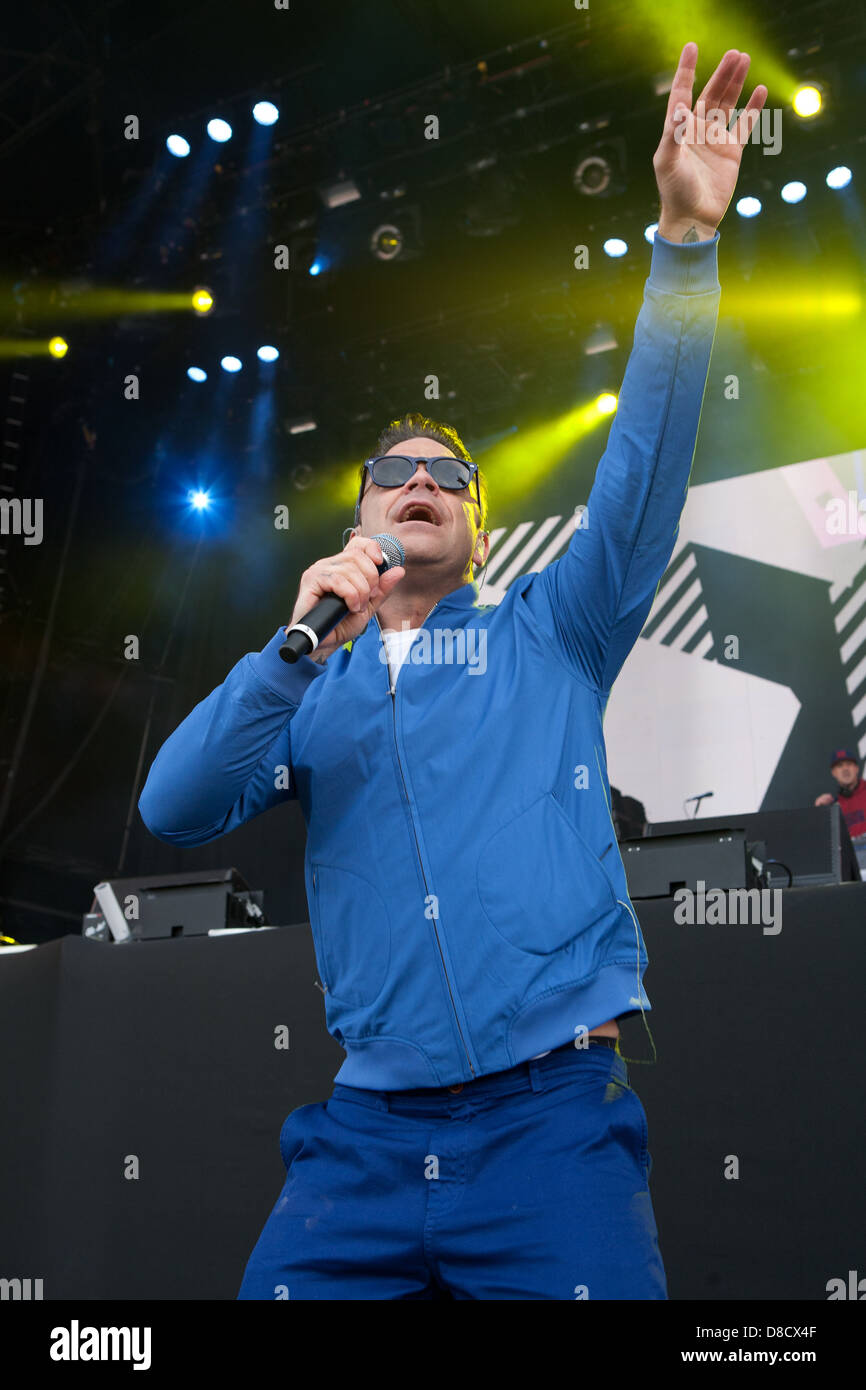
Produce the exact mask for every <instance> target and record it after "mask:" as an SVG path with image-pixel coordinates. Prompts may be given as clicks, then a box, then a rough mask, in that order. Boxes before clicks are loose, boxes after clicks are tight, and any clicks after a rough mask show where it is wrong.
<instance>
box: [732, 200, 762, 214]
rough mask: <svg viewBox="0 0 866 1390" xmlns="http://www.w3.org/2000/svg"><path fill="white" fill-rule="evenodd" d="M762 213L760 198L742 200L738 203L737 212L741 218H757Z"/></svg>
mask: <svg viewBox="0 0 866 1390" xmlns="http://www.w3.org/2000/svg"><path fill="white" fill-rule="evenodd" d="M760 211H761V203H760V199H758V198H740V199H738V201H737V212H738V213H739V214H740V216H741V217H757V215H758V213H759V212H760Z"/></svg>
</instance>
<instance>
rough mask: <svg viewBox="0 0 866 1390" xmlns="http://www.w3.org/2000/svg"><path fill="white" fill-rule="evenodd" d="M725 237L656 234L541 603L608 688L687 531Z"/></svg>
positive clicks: (588, 675)
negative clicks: (683, 518) (598, 452)
mask: <svg viewBox="0 0 866 1390" xmlns="http://www.w3.org/2000/svg"><path fill="white" fill-rule="evenodd" d="M718 241H719V234H718V232H716V234H715V236H714V237H713V239H712V240H711V241H702V242H692V243H690V244H687V245H682V246H681V245H678V244H675V243H673V242H670V241H666V240H665V239H664V238H663V237H660V236H659V235H658V233H656V237H655V241H654V243H653V252H652V262H651V267H650V274H649V278H648V280H647V282H646V285H645V287H644V298H643V304H642V306H641V310H640V313H639V314H638V318H637V323H636V325H635V333H634V344H633V347H632V351H631V354H630V356H629V360H628V364H627V366H626V371H625V376H624V378H623V383H622V388H621V391H620V394H619V399H618V405H617V411H616V414H615V416H614V419H613V423H612V425H611V429H610V434H609V437H608V443H607V448H606V449H605V451H604V454H603V455H602V458H601V461H600V463H599V465H598V468H597V470H596V475H595V481H594V483H593V487H592V490H591V492H590V494H589V498H588V499H587V505H586V510H585V512H584V513H583V516H582V517H581V519H580V524H577V525H576V526H575V530H574V532H573V534H572V536H571V537H570V539H569V545H568V549H567V551H566V552H565V554H564V555H562V556H560V558H559V559H558V560H555V561H554V562H553V563H552V564H551V565H548V566H547V567H546V568H545V569H543V570H542V571H541V572H540V574H539V575H538V576H537V584H535V585H533V586H532V587H533V589H534V590H535V592H534V593H533V594H532V595H531V597H530V595H529V594H527V598H528V599H529V602H530V607H532V606H533V604H535V605H537V606H538V607H537V616H538V617H539V618H540V619H543V621H544V625H545V627H546V628H547V630H548V631H552V632H553V633H554V640H555V641H556V642H557V644H558V646H559V648H560V650H561V651H562V653H563V655H564V656H565V658H566V660H567V663H568V664H569V665H570V666H571V667H572V668H573V669H575V672H576V674H577V675H579V676H580V677H581V678H582V679H583V680H584V681H586V682H588V683H589V684H590V685H592V686H593V687H595V688H597V689H599V690H600V691H601V692H602V693H604V694H606V693H607V692H609V690H610V687H611V686H612V685H613V682H614V681H615V679H616V677H617V675H618V674H619V672H620V670H621V668H622V665H623V663H624V661H625V659H626V657H627V656H628V653H629V652H630V651H631V648H632V647H633V646H634V643H635V642H636V641H637V638H638V635H639V634H640V631H641V628H642V627H643V625H644V623H645V622H646V619H647V616H648V614H649V611H650V609H651V607H652V603H653V599H654V598H655V594H656V590H657V589H658V585H659V582H660V580H661V578H662V575H663V574H664V572H665V569H666V567H667V564H668V561H669V560H670V557H671V553H672V551H673V548H674V544H675V541H676V537H677V532H678V530H679V521H680V514H681V512H682V509H683V506H684V504H685V500H686V492H687V490H688V484H689V475H690V473H691V467H692V460H693V458H694V452H695V443H696V440H697V433H698V424H699V421H700V416H701V408H702V405H703V398H704V391H705V388H706V381H707V373H708V371H709V364H710V354H711V352H712V347H713V338H714V335H715V330H716V320H717V317H718V311H719V300H720V296H721V287H720V285H719V279H718V264H717V262H718V250H717V248H718Z"/></svg>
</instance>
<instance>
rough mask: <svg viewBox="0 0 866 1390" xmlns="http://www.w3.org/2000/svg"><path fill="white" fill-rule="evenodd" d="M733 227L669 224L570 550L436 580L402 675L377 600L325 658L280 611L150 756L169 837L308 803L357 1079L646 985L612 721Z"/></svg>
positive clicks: (659, 549) (602, 1007) (674, 505)
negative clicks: (506, 583)
mask: <svg viewBox="0 0 866 1390" xmlns="http://www.w3.org/2000/svg"><path fill="white" fill-rule="evenodd" d="M718 240H719V236H718V233H716V235H715V237H714V238H713V240H712V241H705V242H697V243H693V244H690V245H683V246H681V245H675V244H673V243H671V242H668V241H665V240H664V239H663V238H661V237H659V236H658V235H657V236H656V238H655V242H654V245H653V251H652V264H651V268H650V274H649V278H648V280H647V282H646V285H645V289H644V299H643V304H642V306H641V310H640V313H639V315H638V319H637V323H636V327H635V336H634V345H633V348H632V352H631V355H630V357H629V361H628V365H627V368H626V373H625V377H624V380H623V384H622V389H621V392H620V396H619V404H618V409H617V413H616V415H615V417H614V419H613V422H612V425H611V429H610V435H609V439H608V444H607V448H606V450H605V452H604V455H603V457H602V459H601V462H600V463H599V466H598V469H597V471H596V477H595V481H594V484H593V487H592V490H591V492H590V495H589V498H588V501H587V508H586V511H585V513H584V514H583V517H582V519H581V522H580V525H578V526H576V528H575V530H574V531H573V534H572V535H571V537H570V539H569V544H568V549H567V550H566V551H565V553H564V554H563V555H562V556H561V557H560V558H559V559H557V560H556V561H554V562H553V563H552V564H549V565H548V566H547V567H546V568H543V569H542V570H540V571H538V572H533V573H529V574H525V575H523V576H522V577H521V578H517V579H514V580H513V581H512V583H511V585H510V587H509V588H508V590H507V593H506V594H505V597H504V598H503V599H502V601H501V602H500V603H499V604H498V605H487V606H485V605H483V604H479V602H478V597H479V594H478V586H477V584H476V583H469V584H464V585H462V587H460V588H458V589H455V590H454V591H453V593H450V594H446V595H445V596H444V597H443V598H441V599H440V600H439V602H438V603H437V604H436V605H435V607H434V608H433V609H432V610H431V612H430V614H429V615H428V617H427V619H426V621H425V623H424V625H423V628H422V631H421V633H419V634H418V636H417V637H416V639H415V642H416V643H420V642H422V639H424V640H426V642H427V646H426V652H425V655H426V657H427V659H426V660H424V661H423V662H421V661H416V660H413V659H412V651H410V653H409V657H407V659H406V661H405V663H404V665H403V667H402V669H401V670H400V673H399V680H398V681H397V682H396V683H395V682H394V681H393V680H392V677H391V671H390V667H389V664H388V662H387V660H386V652H385V644H384V642H383V640H382V635H381V629H380V627H379V622H378V618H377V619H376V621H375V622H371V623H370V624H369V625H368V626H367V628H366V629H365V630H364V632H363V633H362V635H361V636H360V637H359V638H356V639H355V641H354V642H353V643H352V644H351V647H350V648H349V647H342V648H340V649H339V650H338V651H336V652H335V653H334V654H333V655H332V656H331V657H330V658H329V659H328V661H327V662H326V663H325V665H323V666H320V665H317V664H316V663H315V662H313V661H311V660H310V659H309V658H308V657H302V658H301V659H300V660H299V661H298V662H297V663H296V664H295V665H293V666H289V665H287V664H286V663H285V662H283V661H282V660H281V658H280V656H279V654H278V649H279V647H280V645H281V643H282V642H283V641H284V636H285V624H283V626H281V627H280V628H278V630H277V632H276V633H275V634H274V636H273V637H272V638H271V640H270V641H269V642H268V644H267V645H266V646H265V647H264V648H263V650H262V651H260V652H251V653H249V654H248V655H246V656H244V657H242V658H241V660H240V661H238V663H237V665H236V666H234V667H233V669H232V670H231V671H230V672H229V674H228V676H227V677H226V679H225V680H224V681H223V683H222V685H220V686H218V687H217V689H216V690H214V691H212V693H211V694H210V695H208V697H207V698H206V699H204V700H202V701H201V703H200V704H198V705H196V707H195V709H194V710H193V711H192V713H191V714H190V715H189V716H188V717H187V718H186V719H185V720H184V721H183V723H182V724H181V725H180V726H179V727H178V728H177V729H176V730H175V732H174V733H173V734H172V735H171V737H170V738H169V739H167V740H166V742H165V744H164V745H163V747H162V748H161V749H160V751H159V753H158V755H157V757H156V758H155V760H154V762H153V765H152V766H151V769H150V772H149V775H148V779H147V783H146V785H145V787H144V790H143V792H142V795H141V799H140V801H139V810H140V812H141V815H142V818H143V820H144V822H145V824H146V825H147V827H148V829H149V830H150V831H151V832H152V833H153V834H154V835H156V836H157V837H158V838H159V839H161V840H165V841H167V842H168V843H169V844H175V845H201V844H205V843H206V842H207V841H209V840H216V839H218V838H219V837H220V836H221V835H225V834H226V833H227V832H228V831H230V830H232V829H234V828H235V827H236V826H238V825H240V824H241V823H242V822H244V821H248V820H250V819H251V817H253V816H257V815H259V814H260V813H261V812H262V811H266V810H268V809H269V808H270V807H272V806H277V805H279V804H280V803H281V802H283V801H286V800H287V799H289V798H292V797H297V799H298V800H299V802H300V804H301V807H302V809H303V813H304V816H305V819H306V822H307V848H306V861H305V876H306V889H307V899H308V902H309V909H310V922H311V926H312V931H313V938H314V943H315V949H316V959H317V962H318V967H319V972H320V980H321V984H322V986H323V987H324V989H325V1006H326V1016H327V1023H328V1028H329V1031H330V1032H331V1033H332V1034H333V1036H334V1037H335V1038H336V1039H337V1041H338V1042H339V1043H340V1044H341V1046H342V1047H343V1048H344V1049H345V1052H346V1060H345V1061H344V1063H343V1065H342V1067H341V1068H340V1071H339V1072H338V1074H337V1080H338V1081H340V1082H341V1083H342V1084H344V1085H348V1086H358V1087H364V1088H372V1089H381V1090H404V1089H407V1088H414V1087H429V1086H449V1085H456V1084H457V1083H459V1082H465V1081H470V1080H472V1079H474V1078H475V1077H478V1076H481V1075H484V1074H485V1073H487V1072H496V1071H502V1070H504V1069H505V1068H508V1067H512V1066H515V1065H516V1064H517V1063H518V1062H522V1061H525V1060H526V1059H528V1058H530V1057H533V1056H535V1055H536V1054H537V1053H539V1052H542V1051H543V1050H545V1049H547V1048H554V1047H558V1046H560V1045H562V1044H563V1043H566V1042H568V1041H569V1040H570V1039H572V1038H574V1037H575V1035H576V1034H577V1033H579V1032H582V1031H583V1030H584V1029H590V1028H594V1027H596V1026H597V1025H598V1024H600V1023H603V1022H605V1021H606V1020H607V1019H610V1018H616V1017H618V1016H621V1015H623V1014H628V1013H634V1012H636V1011H637V1010H646V1009H649V1008H650V1007H651V1006H650V1002H649V999H648V998H647V995H646V993H645V991H644V988H643V974H644V971H645V969H646V964H647V956H646V949H645V946H644V941H643V937H642V934H641V931H640V926H639V924H638V921H637V918H636V916H635V913H634V911H633V908H632V906H631V903H630V902H629V897H628V890H627V885H626V877H625V870H624V868H623V864H622V859H621V857H620V853H619V848H618V845H617V842H616V837H615V834H614V830H613V825H612V821H611V814H610V788H609V784H608V777H607V766H606V753H605V746H604V734H603V731H602V720H603V716H604V710H605V705H606V703H607V700H608V697H609V694H610V689H611V686H612V685H613V682H614V680H615V679H616V677H617V675H618V674H619V671H620V669H621V668H622V665H623V662H624V661H625V659H626V657H627V656H628V653H629V651H630V650H631V648H632V646H633V645H634V643H635V641H636V640H637V637H638V635H639V633H640V631H641V628H642V627H643V624H644V622H645V621H646V618H647V615H648V613H649V611H650V608H651V606H652V602H653V598H654V596H655V592H656V589H657V587H658V584H659V581H660V579H661V577H662V575H663V573H664V571H665V568H666V566H667V563H668V561H669V559H670V556H671V552H672V550H673V546H674V542H675V539H676V535H677V530H678V527H679V518H680V514H681V512H682V508H683V505H684V502H685V497H686V490H687V487H688V482H689V474H690V471H691V465H692V459H693V456H694V449H695V441H696V437H697V431H698V424H699V420H700V414H701V407H702V404H703V397H704V390H705V386H706V379H707V372H708V369H709V362H710V354H711V351H712V345H713V337H714V333H715V326H716V319H717V315H718V308H719V299H720V293H721V291H720V286H719V280H718V268H717V255H718V252H717V247H718ZM425 629H426V630H429V631H428V632H427V634H426V639H425ZM472 629H476V631H474V632H473V631H472ZM461 649H462V650H461ZM413 650H414V648H413ZM437 652H438V659H437ZM482 652H483V660H482V659H481V654H482ZM449 653H450V655H449ZM482 668H483V669H482Z"/></svg>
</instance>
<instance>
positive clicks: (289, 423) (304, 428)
mask: <svg viewBox="0 0 866 1390" xmlns="http://www.w3.org/2000/svg"><path fill="white" fill-rule="evenodd" d="M283 428H284V429H285V431H286V433H287V434H307V433H308V431H309V430H314V429H316V428H317V425H316V422H315V420H312V419H311V418H310V417H309V415H303V416H301V417H300V418H299V419H296V420H285V421H284V422H283Z"/></svg>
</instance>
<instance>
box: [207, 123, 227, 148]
mask: <svg viewBox="0 0 866 1390" xmlns="http://www.w3.org/2000/svg"><path fill="white" fill-rule="evenodd" d="M207 133H208V135H209V136H210V138H211V139H212V140H215V141H216V142H217V144H218V145H223V144H225V142H226V140H231V138H232V128H231V126H230V125H229V123H228V121H222V120H220V119H219V118H217V119H215V120H213V121H208V123H207Z"/></svg>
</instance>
